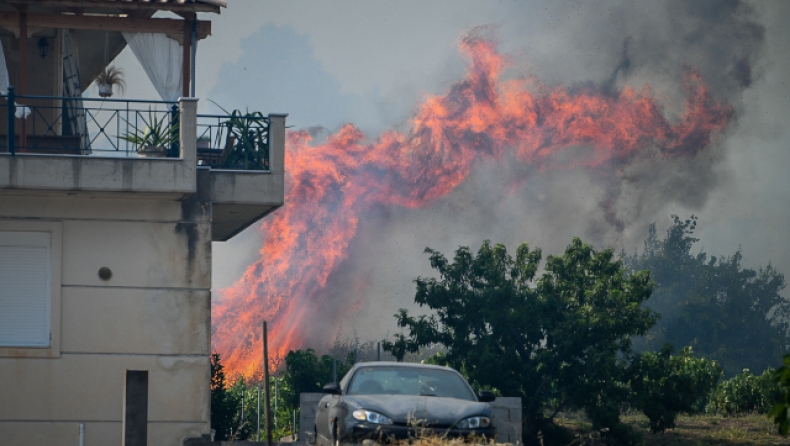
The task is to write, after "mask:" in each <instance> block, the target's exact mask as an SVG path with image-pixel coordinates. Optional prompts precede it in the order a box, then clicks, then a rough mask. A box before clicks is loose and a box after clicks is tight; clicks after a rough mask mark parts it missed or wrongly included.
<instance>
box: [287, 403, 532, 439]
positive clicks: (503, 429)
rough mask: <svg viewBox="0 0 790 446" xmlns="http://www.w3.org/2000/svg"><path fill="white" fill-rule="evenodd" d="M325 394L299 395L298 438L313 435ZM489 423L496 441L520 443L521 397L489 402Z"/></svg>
mask: <svg viewBox="0 0 790 446" xmlns="http://www.w3.org/2000/svg"><path fill="white" fill-rule="evenodd" d="M324 395H325V394H323V393H302V394H300V395H299V405H300V409H301V417H300V418H299V440H300V442H301V441H304V439H308V438H311V437H312V436H313V426H314V425H315V414H316V410H317V409H318V402H319V401H320V400H321V398H322V397H323V396H324ZM490 404H491V424H493V425H494V427H496V429H497V438H496V439H497V443H513V444H520V443H521V398H519V397H499V398H497V399H496V400H495V401H493V402H491V403H490Z"/></svg>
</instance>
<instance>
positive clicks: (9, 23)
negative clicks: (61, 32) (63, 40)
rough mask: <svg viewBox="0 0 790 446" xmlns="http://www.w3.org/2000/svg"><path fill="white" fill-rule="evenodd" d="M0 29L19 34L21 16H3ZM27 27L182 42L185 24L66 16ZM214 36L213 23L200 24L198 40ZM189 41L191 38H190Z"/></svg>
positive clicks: (34, 20) (43, 17) (39, 17)
mask: <svg viewBox="0 0 790 446" xmlns="http://www.w3.org/2000/svg"><path fill="white" fill-rule="evenodd" d="M0 26H2V27H3V28H6V29H9V30H12V31H17V34H18V30H19V13H16V12H0ZM27 26H28V27H30V28H56V29H88V30H94V31H114V32H137V33H140V32H142V33H164V34H168V35H170V36H173V37H176V38H177V40H179V41H182V42H183V40H181V39H183V36H184V20H178V19H165V18H145V17H113V16H94V15H67V14H34V13H28V14H27ZM210 34H211V22H209V21H206V20H200V21H198V22H197V38H198V39H205V38H206V37H208V36H209V35H210ZM188 37H189V36H188Z"/></svg>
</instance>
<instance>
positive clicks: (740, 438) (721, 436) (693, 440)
mask: <svg viewBox="0 0 790 446" xmlns="http://www.w3.org/2000/svg"><path fill="white" fill-rule="evenodd" d="M622 420H623V421H624V422H625V423H627V424H629V425H631V426H632V427H633V428H634V429H635V430H636V431H637V432H639V433H641V434H642V442H643V445H644V446H698V445H699V446H702V445H777V444H781V445H790V437H782V436H781V435H779V434H778V433H777V432H776V428H775V427H774V425H773V423H772V422H771V420H769V419H768V417H766V416H765V415H759V414H752V415H742V416H737V417H723V416H720V415H695V416H680V417H678V420H677V422H676V424H677V426H676V427H675V428H674V429H671V430H667V431H666V432H664V433H663V434H652V433H650V429H649V426H648V422H647V418H646V417H645V416H644V415H641V414H633V415H625V416H623V417H622ZM559 422H560V424H562V425H564V426H566V427H569V428H571V429H572V430H573V431H575V432H576V433H580V434H588V433H589V432H590V428H591V426H590V424H589V422H587V421H585V420H584V419H583V418H582V417H575V416H573V415H570V416H568V417H565V418H562V419H560V420H559Z"/></svg>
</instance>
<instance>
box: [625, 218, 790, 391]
mask: <svg viewBox="0 0 790 446" xmlns="http://www.w3.org/2000/svg"><path fill="white" fill-rule="evenodd" d="M672 218H673V220H674V222H673V225H672V227H671V228H669V230H668V231H667V235H666V237H665V238H664V239H663V240H661V239H659V237H658V236H657V233H656V227H655V224H654V225H651V226H650V230H649V232H648V237H647V239H646V240H645V244H644V251H643V252H642V254H641V255H637V254H634V255H633V256H625V257H624V263H625V265H626V266H627V267H628V268H629V269H631V270H633V271H641V270H649V271H650V272H651V276H652V278H653V280H654V281H655V282H656V290H655V292H654V293H653V296H652V297H651V298H650V301H649V302H648V303H647V304H646V306H647V307H649V308H650V309H652V310H655V311H657V312H659V313H661V315H662V317H661V321H660V322H659V323H658V324H657V325H656V326H655V327H654V328H653V329H652V330H650V332H649V333H648V334H647V336H645V337H644V338H641V339H635V340H634V349H635V350H638V351H650V350H658V349H659V348H661V346H663V345H664V344H665V343H669V344H672V345H675V346H680V345H690V346H693V348H694V350H695V351H696V352H697V353H698V354H700V355H702V356H704V357H706V358H710V359H715V360H716V361H718V362H719V364H721V366H722V368H723V369H724V371H725V373H726V374H727V375H728V376H733V375H735V374H736V373H739V372H740V371H741V370H743V369H744V368H748V369H751V370H765V369H766V368H768V367H769V366H770V365H771V364H773V361H774V360H775V359H774V358H777V357H780V356H781V355H782V354H783V353H784V352H785V349H786V346H787V345H788V341H790V339H788V329H790V301H788V299H786V298H784V297H782V296H781V295H780V292H781V291H782V290H783V289H784V288H785V280H784V276H783V275H782V274H780V273H779V272H778V271H776V269H774V268H773V267H772V266H771V265H770V264H769V265H768V266H767V267H765V268H760V269H758V270H757V271H755V270H751V269H746V268H743V267H742V266H741V260H742V255H741V251H740V250H738V251H736V252H735V254H733V255H732V256H730V257H725V258H722V259H718V258H716V257H710V258H708V256H707V254H705V253H704V252H700V253H698V254H692V252H691V249H692V247H693V245H694V244H695V243H696V242H697V241H698V239H696V238H694V237H693V233H694V230H695V229H696V226H697V218H696V217H694V216H691V218H689V219H687V220H685V221H682V220H680V218H679V217H678V216H676V215H673V216H672Z"/></svg>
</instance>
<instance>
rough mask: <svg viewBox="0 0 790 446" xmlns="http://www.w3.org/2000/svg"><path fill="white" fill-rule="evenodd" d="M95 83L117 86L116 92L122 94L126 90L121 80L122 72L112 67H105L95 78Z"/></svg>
mask: <svg viewBox="0 0 790 446" xmlns="http://www.w3.org/2000/svg"><path fill="white" fill-rule="evenodd" d="M96 83H97V84H99V85H109V86H113V85H117V86H118V91H119V92H121V93H123V91H124V89H125V88H126V82H125V81H124V80H123V70H122V69H120V68H116V67H115V66H114V65H110V66H108V67H105V68H104V69H103V70H102V71H101V73H99V75H98V76H96Z"/></svg>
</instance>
